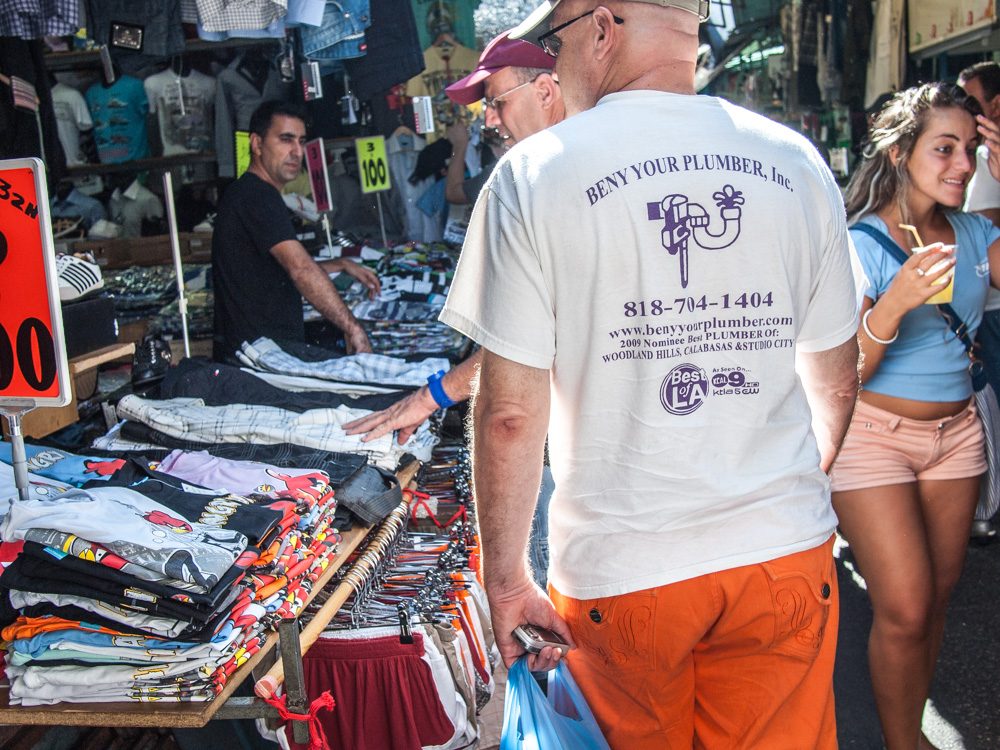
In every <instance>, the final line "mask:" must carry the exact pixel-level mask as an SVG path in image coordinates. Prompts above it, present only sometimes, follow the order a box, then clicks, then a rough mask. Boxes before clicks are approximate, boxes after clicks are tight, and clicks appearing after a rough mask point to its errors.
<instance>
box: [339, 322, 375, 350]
mask: <svg viewBox="0 0 1000 750" xmlns="http://www.w3.org/2000/svg"><path fill="white" fill-rule="evenodd" d="M344 343H345V344H346V345H347V353H348V354H368V353H370V352H371V350H372V345H371V342H370V341H369V340H368V334H367V333H365V329H364V328H362V327H361V326H357V327H356V328H351V329H349V330H347V331H344Z"/></svg>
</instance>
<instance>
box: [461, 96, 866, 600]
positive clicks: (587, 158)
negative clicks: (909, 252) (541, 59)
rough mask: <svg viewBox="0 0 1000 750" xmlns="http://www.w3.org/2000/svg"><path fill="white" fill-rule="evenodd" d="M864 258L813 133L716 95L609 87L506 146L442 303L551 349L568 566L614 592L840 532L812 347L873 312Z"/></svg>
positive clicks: (556, 466) (574, 580) (491, 331)
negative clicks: (855, 255)
mask: <svg viewBox="0 0 1000 750" xmlns="http://www.w3.org/2000/svg"><path fill="white" fill-rule="evenodd" d="M665 208H666V210H665ZM858 269H860V265H859V264H856V263H852V258H851V251H850V241H849V239H848V236H847V232H846V229H845V217H844V208H843V204H842V202H841V198H840V193H839V191H838V190H837V186H836V185H835V183H834V181H833V178H832V176H831V175H830V173H829V170H828V169H827V167H826V165H825V164H824V163H823V162H822V160H821V158H820V156H819V155H818V154H817V153H816V151H815V149H814V148H813V147H812V146H810V145H809V144H808V142H807V141H806V140H805V139H804V138H802V137H800V136H798V135H796V134H794V133H792V131H790V130H788V129H786V128H784V127H782V126H779V125H777V124H776V123H774V122H771V121H769V120H767V119H765V118H763V117H760V116H758V115H755V114H753V113H751V112H748V111H746V110H744V109H741V108H739V107H736V106H733V105H730V104H728V103H726V102H724V101H721V100H719V99H715V98H710V97H701V96H698V97H695V96H684V95H677V94H667V93H662V92H655V91H636V92H622V93H616V94H611V95H609V96H606V97H604V98H603V99H601V101H600V102H599V103H598V104H597V106H596V107H595V108H593V109H591V110H589V111H586V112H583V113H581V114H579V115H576V116H574V117H571V118H569V119H567V120H565V121H564V122H562V123H560V124H559V125H556V126H555V127H552V128H550V129H548V130H546V131H543V132H541V133H539V134H537V135H534V136H532V137H531V138H529V139H527V140H525V141H524V142H523V143H520V144H518V145H517V146H516V147H515V148H513V149H512V150H511V151H510V152H509V153H508V154H507V155H506V156H505V157H504V158H503V159H502V160H501V162H500V164H499V165H498V167H497V168H496V170H495V171H494V173H493V175H492V177H491V179H490V181H489V182H488V183H487V185H486V188H485V189H484V192H483V193H482V194H481V195H480V199H479V202H478V203H477V205H476V209H475V211H474V213H473V217H472V222H471V224H470V226H469V233H468V236H467V239H466V242H465V247H464V249H463V251H462V256H461V258H460V260H459V264H458V268H457V271H456V275H455V280H454V283H453V285H452V288H451V293H450V295H449V297H448V301H447V304H446V305H445V309H444V311H443V312H442V314H441V320H442V321H444V322H445V323H447V324H449V325H451V326H452V327H454V328H457V329H458V330H460V331H462V332H463V333H465V334H466V335H468V336H470V337H471V338H473V339H475V340H476V341H477V342H479V343H480V344H482V345H483V346H484V347H486V348H487V349H489V350H490V351H492V352H494V353H496V354H499V355H500V356H502V357H505V358H507V359H510V360H513V361H515V362H519V363H521V364H524V365H527V366H530V367H536V368H541V369H548V370H551V383H552V402H551V403H552V407H551V416H550V426H549V450H550V457H551V463H552V473H553V477H554V478H555V484H556V490H555V494H554V496H553V498H552V505H551V508H550V543H551V548H552V555H553V558H552V559H553V562H552V568H551V570H550V573H549V580H550V581H552V583H553V584H554V585H555V587H556V589H558V590H559V591H560V592H562V593H564V594H567V595H569V596H572V597H576V598H582V599H586V598H593V597H603V596H612V595H616V594H622V593H626V592H631V591H637V590H641V589H646V588H650V587H654V586H659V585H664V584H667V583H672V582H675V581H679V580H684V579H687V578H692V577H695V576H699V575H703V574H706V573H710V572H714V571H719V570H723V569H728V568H732V567H736V566H740V565H747V564H751V563H756V562H762V561H766V560H769V559H774V558H776V557H779V556H781V555H785V554H790V553H793V552H797V551H801V550H805V549H809V548H812V547H815V546H817V545H819V544H821V543H822V542H824V541H825V540H826V539H827V538H829V536H830V534H831V533H832V532H833V530H834V527H835V526H836V522H837V520H836V516H835V515H834V513H833V510H832V508H831V506H830V495H829V483H828V481H827V478H826V475H825V474H824V473H823V472H822V471H820V469H819V451H818V449H817V446H816V441H815V439H814V437H813V434H812V431H811V429H810V412H809V407H808V405H807V403H806V397H805V393H804V391H803V389H802V387H801V385H800V382H799V380H798V377H797V376H796V374H795V372H794V369H793V367H794V358H795V351H796V349H798V350H800V351H803V352H817V351H823V350H827V349H831V348H834V347H836V346H838V345H840V344H842V343H844V342H845V341H847V340H848V339H850V338H852V337H853V336H854V335H855V333H856V330H857V323H858V317H857V310H858V298H857V297H856V292H855V284H854V274H855V273H857V272H858Z"/></svg>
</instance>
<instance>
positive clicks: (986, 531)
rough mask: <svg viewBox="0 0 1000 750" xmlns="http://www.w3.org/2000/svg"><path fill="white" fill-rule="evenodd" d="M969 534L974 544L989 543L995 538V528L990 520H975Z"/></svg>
mask: <svg viewBox="0 0 1000 750" xmlns="http://www.w3.org/2000/svg"><path fill="white" fill-rule="evenodd" d="M969 536H970V537H971V538H972V541H973V542H975V543H976V544H990V543H991V542H995V541H996V540H997V528H996V526H994V525H993V522H992V521H979V520H975V521H973V522H972V531H971V532H970V534H969Z"/></svg>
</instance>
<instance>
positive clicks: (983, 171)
mask: <svg viewBox="0 0 1000 750" xmlns="http://www.w3.org/2000/svg"><path fill="white" fill-rule="evenodd" d="M989 160H990V152H989V150H988V149H987V148H986V146H980V147H979V148H978V149H976V172H975V174H974V175H972V180H971V181H970V182H969V188H968V190H967V191H966V193H965V206H964V207H963V209H962V210H963V211H967V212H971V211H984V210H986V209H988V208H1000V180H997V178H996V177H994V176H993V174H992V172H990V163H989ZM986 310H987V311H993V310H1000V290H997V289H994V288H993V287H992V286H991V287H990V288H989V292H988V293H987V295H986Z"/></svg>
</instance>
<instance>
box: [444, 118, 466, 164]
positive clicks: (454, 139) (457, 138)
mask: <svg viewBox="0 0 1000 750" xmlns="http://www.w3.org/2000/svg"><path fill="white" fill-rule="evenodd" d="M444 137H445V138H447V139H448V140H449V141H451V150H452V153H453V154H459V153H460V154H461V155H462V158H465V147H466V146H467V145H469V126H468V125H466V124H465V123H464V122H453V123H452V124H451V125H449V126H448V127H446V128H445V129H444ZM459 148H461V151H460V150H459Z"/></svg>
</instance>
